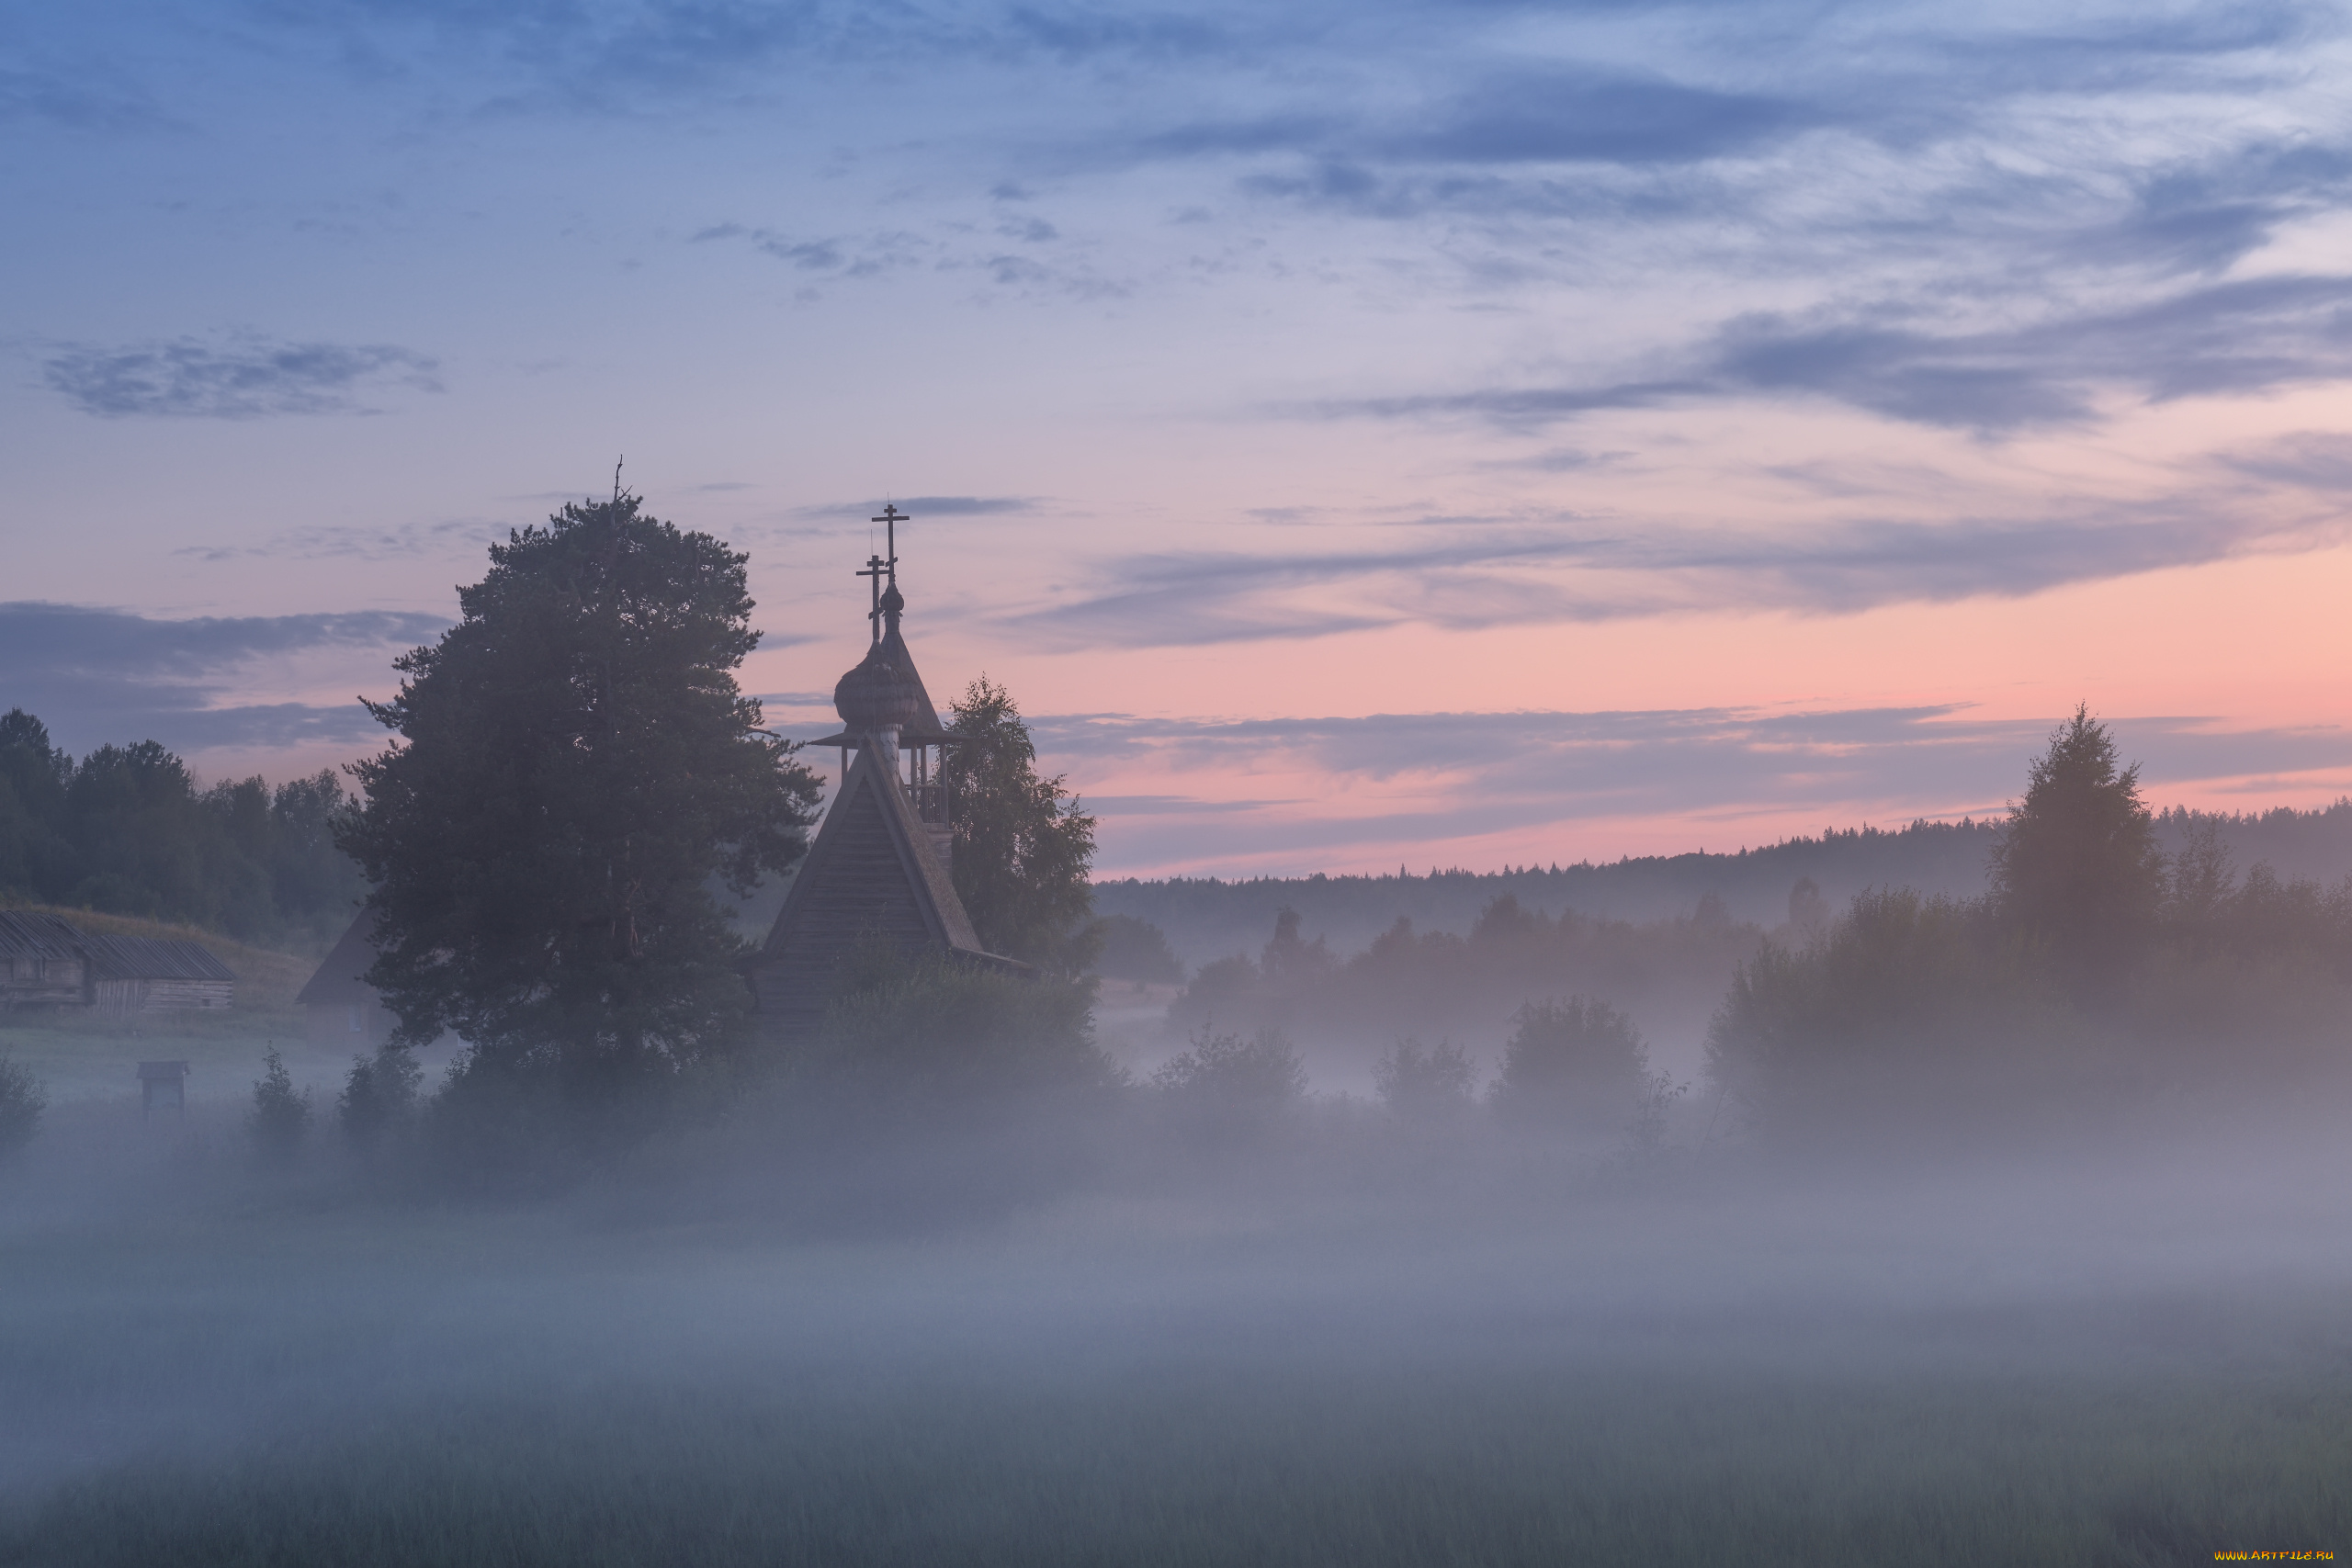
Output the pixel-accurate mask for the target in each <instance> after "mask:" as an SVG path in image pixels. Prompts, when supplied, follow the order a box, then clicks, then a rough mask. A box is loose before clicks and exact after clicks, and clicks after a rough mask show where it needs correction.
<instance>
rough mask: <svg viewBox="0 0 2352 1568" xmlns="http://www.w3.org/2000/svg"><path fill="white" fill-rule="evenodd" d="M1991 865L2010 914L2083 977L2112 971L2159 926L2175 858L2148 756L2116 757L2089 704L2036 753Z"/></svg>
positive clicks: (2012, 924)
mask: <svg viewBox="0 0 2352 1568" xmlns="http://www.w3.org/2000/svg"><path fill="white" fill-rule="evenodd" d="M1989 869H1990V874H1991V884H1992V894H1993V901H1994V907H1995V908H1996V911H1997V912H1998V914H1999V917H2000V919H2001V920H2002V921H2003V923H2004V924H2005V925H2007V927H2009V928H2010V929H2011V930H2015V931H2023V932H2025V933H2026V934H2027V935H2029V936H2030V937H2031V938H2033V939H2034V940H2036V941H2038V942H2042V943H2044V944H2046V945H2047V947H2048V949H2049V951H2050V953H2051V954H2052V956H2053V957H2054V958H2055V959H2056V960H2057V961H2058V962H2059V964H2061V966H2062V968H2064V970H2066V971H2067V972H2068V973H2070V974H2071V975H2073V976H2075V978H2077V979H2078V980H2086V981H2091V982H2104V981H2108V980H2111V979H2112V978H2113V977H2114V976H2116V974H2117V973H2118V972H2119V971H2120V969H2121V968H2122V967H2123V966H2124V965H2125V964H2128V963H2129V962H2130V961H2131V958H2132V957H2133V956H2134V955H2135V954H2136V953H2138V952H2139V951H2140V950H2141V949H2142V947H2143V944H2144V943H2145V942H2146V940H2147V938H2148V936H2149V934H2150V932H2151V931H2153V930H2154V926H2155V921H2156V916H2157V912H2158V909H2159V908H2160V907H2161V905H2162V903H2163V900H2164V896H2165V862H2164V855H2163V853H2162V852H2160V851H2159V850H2158V849H2157V848H2156V836H2155V825H2154V820H2153V818H2151V817H2150V816H2149V813H2148V808H2147V807H2145V806H2144V805H2143V804H2142V803H2141V800H2140V768H2139V764H2138V763H2136V762H2135V763H2133V764H2132V765H2131V767H2128V768H2119V767H2118V766H2117V765H2116V750H2115V741H2114V739H2113V738H2112V737H2111V736H2109V734H2108V731H2107V727H2106V726H2105V725H2102V724H2100V723H2098V721H2097V720H2095V719H2093V718H2092V717H2091V716H2090V709H2089V708H2088V706H2087V705H2085V706H2080V707H2077V708H2075V716H2073V717H2072V718H2070V719H2068V720H2067V721H2066V722H2065V723H2064V724H2062V725H2060V726H2059V727H2058V728H2056V729H2055V730H2054V731H2052V734H2051V737H2050V749H2049V750H2047V751H2045V752H2043V753H2042V755H2041V756H2040V757H2039V758H2036V759H2035V760H2034V761H2033V764H2032V766H2031V768H2030V771H2029V773H2028V774H2027V784H2026V793H2025V798H2024V799H2023V800H2021V801H2019V802H2018V804H2017V805H2016V806H2014V807H2011V808H2010V811H2009V817H2008V820H2007V823H2006V824H2004V825H2003V827H2002V829H2001V833H2000V837H1999V838H1998V839H1996V840H1994V845H1993V855H1992V864H1991V866H1990V868H1989Z"/></svg>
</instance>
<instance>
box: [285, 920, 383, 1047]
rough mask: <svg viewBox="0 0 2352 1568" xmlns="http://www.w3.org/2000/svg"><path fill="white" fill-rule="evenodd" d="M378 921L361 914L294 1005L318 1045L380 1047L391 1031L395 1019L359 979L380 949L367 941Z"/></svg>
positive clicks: (320, 966) (372, 962)
mask: <svg viewBox="0 0 2352 1568" xmlns="http://www.w3.org/2000/svg"><path fill="white" fill-rule="evenodd" d="M372 919H374V917H373V916H371V915H370V914H368V911H367V910H365V909H362V910H361V911H359V913H358V915H357V916H356V917H355V918H354V919H353V920H352V922H351V925H350V928H349V929H348V930H346V931H345V932H344V933H343V936H342V937H341V938H340V939H339V940H338V941H337V942H335V944H334V952H332V953H328V954H327V956H326V962H324V963H323V964H320V965H319V972H318V973H317V974H315V975H313V976H311V978H310V980H309V981H308V982H307V983H306V984H305V985H304V986H303V987H302V988H301V989H300V990H299V991H297V992H295V993H294V999H295V1000H296V1001H298V1002H300V1003H301V1004H302V1015H303V1019H304V1021H305V1028H304V1032H305V1033H306V1034H307V1036H308V1037H309V1039H310V1042H311V1044H313V1045H336V1044H349V1045H353V1046H359V1047H368V1048H372V1047H374V1046H378V1045H381V1044H382V1043H384V1040H385V1037H386V1036H388V1035H389V1034H390V1033H391V1031H392V1015H391V1014H390V1013H389V1012H387V1011H385V1010H384V1004H383V1002H382V1000H381V998H379V997H378V996H377V995H376V989H375V987H372V986H370V985H368V983H367V982H366V981H365V980H363V979H361V978H360V976H362V975H365V974H367V973H368V965H370V964H374V963H375V962H376V948H375V944H374V943H373V942H369V941H368V922H369V921H370V920H372Z"/></svg>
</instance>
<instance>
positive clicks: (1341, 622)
mask: <svg viewBox="0 0 2352 1568" xmlns="http://www.w3.org/2000/svg"><path fill="white" fill-rule="evenodd" d="M2348 34H2352V27H2347V17H2346V12H2345V11H2344V10H2343V9H2342V8H2341V7H2340V6H2321V5H2296V4H2277V5H2238V6H2222V5H2205V6H2163V5H2150V4H2146V3H2144V0H2142V3H2137V4H2131V5H2124V4H2113V5H2075V6H2067V5H2052V4H2049V3H2047V0H2044V3H2041V4H2036V5H2032V6H2023V5H2005V4H1997V3H1996V4H1984V5H1975V6H1951V5H1942V6H1906V5H1903V4H1889V3H1885V0H1877V3H1873V4H1870V5H1851V6H1848V5H1837V4H1804V5H1796V4H1782V3H1780V0H1744V3H1742V4H1738V5H1708V4H1693V5H1680V6H1652V5H1640V4H1632V3H1625V4H1611V3H1593V4H1559V5H1554V4H1515V3H1512V0H1348V3H1347V4H1344V5H1341V4H1324V3H1321V0H1305V3H1298V4H1290V5H1283V6H1266V5H1262V4H1260V5H1251V6H1238V5H1229V4H1223V3H1221V0H1207V3H1194V4H1187V5H1184V6H1153V5H1149V4H1142V3H1137V4H1098V5H1074V4H1057V3H1052V0H1040V3H1035V4H1009V5H994V4H968V5H924V4H899V3H893V0H861V3H859V4H855V5H837V4H831V3H827V0H816V3H810V4H748V3H739V0H639V3H628V4H606V3H602V0H518V3H514V4H506V5H485V4H481V3H480V0H352V3H338V0H314V3H311V4H305V5H300V6H294V5H288V4H284V3H282V0H255V3H252V4H227V3H223V4H212V5H182V6H156V5H150V4H141V3H136V0H132V3H120V4H108V3H105V0H100V3H97V4H93V5H89V6H32V5H27V4H18V5H16V6H7V7H6V8H5V9H0V182H5V198H6V204H7V206H6V210H7V211H8V213H9V215H10V216H9V221H8V228H9V233H10V239H9V243H7V244H6V245H5V246H0V281H5V284H6V288H5V289H0V466H4V467H5V472H6V475H7V478H8V481H9V488H10V491H11V497H10V502H11V504H10V506H9V508H8V514H9V519H10V520H9V522H8V524H7V525H6V527H5V529H4V530H0V534H5V544H0V708H5V707H6V706H10V705H22V706H24V707H26V708H28V709H29V710H31V711H33V712H35V713H36V714H38V715H39V716H40V717H41V718H42V719H44V720H45V721H46V722H47V723H48V724H49V725H50V727H51V730H52V732H53V733H54V734H55V735H56V736H57V738H58V739H60V741H61V742H62V743H63V744H65V745H67V746H68V747H70V748H71V749H73V750H75V751H77V752H79V751H85V750H88V749H90V748H92V747H95V746H96V745H98V744H101V743H104V742H107V741H124V740H130V739H146V738H151V737H152V738H153V739H160V740H162V741H164V743H166V744H167V745H170V746H172V747H174V748H175V749H176V750H180V751H181V752H182V753H183V754H184V755H185V756H187V758H188V759H189V760H190V761H191V762H192V763H194V764H195V765H196V766H197V767H198V769H199V770H200V771H201V772H202V773H204V774H205V775H206V776H208V777H225V776H232V775H239V776H241V775H243V774H245V773H255V772H258V773H263V774H264V775H265V776H267V777H271V778H284V777H288V776H291V775H293V774H296V773H305V772H309V771H311V770H314V769H316V768H319V767H322V766H331V765H334V764H337V763H340V762H343V761H348V760H349V759H351V758H353V757H356V756H358V755H360V754H363V753H364V752H366V751H368V750H372V749H374V748H376V747H378V746H379V745H380V744H382V742H383V739H385V738H384V735H383V732H382V731H380V730H379V729H377V728H375V727H374V726H373V725H372V724H371V723H370V722H369V721H368V718H367V716H366V715H365V713H364V712H363V711H362V710H361V709H360V707H359V706H358V705H357V703H356V700H355V699H356V697H357V696H358V695H362V694H365V695H368V696H376V697H380V696H383V695H385V694H388V693H389V692H390V690H391V688H392V686H393V683H394V681H395V677H394V675H393V673H392V671H391V670H390V660H391V659H392V658H393V657H394V656H395V655H396V654H397V653H398V652H400V651H401V649H405V648H407V647H409V646H412V645H413V644H416V643H419V642H424V641H429V640H430V639H431V638H432V637H435V636H436V635H438V633H439V632H440V630H441V629H443V628H444V627H446V626H447V625H448V624H449V622H450V620H451V618H452V617H453V616H454V615H455V614H456V592H455V590H456V587H457V585H458V584H460V583H464V582H469V581H474V580H476V579H478V578H479V577H480V576H481V573H482V570H484V568H485V566H486V564H487V562H486V557H485V555H484V551H485V548H486V547H487V546H488V545H489V544H490V543H492V542H493V541H496V540H500V539H503V537H504V536H505V534H506V532H507V530H509V529H511V528H515V527H518V526H524V525H529V524H532V523H534V522H537V521H541V520H543V519H544V518H545V517H546V515H547V514H548V513H549V512H550V511H551V510H553V509H554V508H555V507H557V506H559V505H560V504H561V503H562V502H566V501H569V500H578V499H582V498H584V497H587V496H590V495H602V494H606V493H609V492H610V491H611V489H612V485H613V474H614V467H615V464H616V462H620V463H623V464H625V466H624V467H623V468H622V478H623V480H624V482H625V483H627V484H628V487H629V488H630V489H632V490H633V491H637V492H638V493H639V494H641V495H642V496H643V497H644V499H645V502H646V505H647V507H648V509H649V510H650V511H651V512H653V513H656V514H657V515H659V516H662V517H663V518H666V519H669V520H671V521H673V522H675V523H678V524H680V525H683V526H686V527H691V528H695V529H701V530H706V531H707V532H710V533H713V534H716V535H718V536H720V537H723V538H726V539H728V540H729V541H731V542H732V543H733V544H734V545H735V546H736V547H738V548H741V549H744V550H747V551H749V552H750V555H751V574H752V586H753V592H754V593H755V595H756V597H757V599H758V600H759V608H758V611H757V612H756V617H755V619H756V624H757V625H758V626H760V627H761V628H762V629H763V632H764V633H765V634H766V635H765V637H764V640H763V645H762V647H761V649H760V650H759V652H757V653H756V654H755V655H754V656H753V657H752V660H751V661H750V662H749V663H748V665H747V666H746V668H745V671H744V683H745V685H746V687H747V689H749V690H751V691H753V692H757V693H759V694H762V695H763V697H764V698H765V699H766V700H767V708H768V713H769V716H770V717H771V719H772V721H774V722H775V724H776V725H777V726H778V728H782V729H783V730H785V731H786V732H787V733H792V734H799V735H804V736H810V737H813V736H816V735H819V734H823V733H826V732H828V731H829V730H830V729H831V728H833V724H832V715H831V711H830V696H829V694H830V693H831V687H832V683H833V682H834V681H835V680H836V679H837V678H838V677H839V675H840V674H841V672H842V671H843V670H845V669H847V668H848V667H849V665H850V664H852V663H853V662H854V661H855V660H856V659H857V657H858V656H859V655H860V654H861V653H862V652H863V649H864V645H865V637H866V623H865V615H864V611H865V583H864V582H862V581H859V580H858V579H857V578H856V577H855V576H854V571H855V570H856V568H857V566H858V565H859V564H860V563H861V561H862V560H863V559H864V558H865V555H866V554H867V552H868V549H869V548H870V547H871V543H872V535H873V530H872V529H871V527H870V525H869V524H868V522H867V519H868V518H870V517H871V516H872V515H873V514H874V513H876V512H878V511H879V510H880V508H881V505H882V504H883V503H884V502H886V501H889V502H896V503H897V504H898V506H899V508H900V509H901V510H903V511H905V512H908V513H911V514H912V515H913V518H914V521H913V522H912V523H911V524H910V525H908V526H907V527H906V528H905V530H904V531H903V532H902V533H901V535H900V538H899V553H900V557H901V561H902V570H901V578H900V581H901V586H902V588H903V589H904V591H905V592H906V595H907V598H908V601H909V609H908V615H907V632H908V636H909V637H910V642H911V643H912V645H913V648H914V650H915V653H916V655H917V658H918V660H919V662H920V664H921V666H922V672H923V674H924V676H925V678H926V680H927V682H928V683H929V684H930V686H931V688H932V690H933V694H934V695H935V696H938V697H940V698H941V699H942V700H943V701H944V699H945V697H946V696H947V695H948V694H952V693H953V692H955V691H956V690H957V689H959V688H960V687H961V686H962V685H963V684H964V682H967V681H968V680H970V679H971V678H973V677H974V676H977V675H979V674H982V673H986V674H987V675H988V676H989V678H991V679H992V680H995V681H998V682H1001V683H1003V684H1004V685H1006V686H1007V687H1009V688H1010V689H1011V691H1012V694H1014V696H1015V697H1016V699H1017V700H1018V701H1019V702H1020V704H1021V705H1022V707H1023V711H1024V712H1025V713H1027V714H1028V715H1029V716H1030V717H1031V719H1032V721H1033V723H1034V726H1035V732H1036V734H1037V737H1038V739H1039V742H1040V747H1041V754H1042V757H1043V760H1044V761H1045V764H1046V767H1047V768H1048V769H1049V770H1051V771H1054V772H1057V773H1063V774H1065V775H1067V779H1068V782H1069V785H1070V786H1071V787H1072V788H1074V789H1076V790H1077V791H1079V792H1080V796H1081V798H1082V800H1083V801H1084V802H1085V804H1086V806H1087V807H1088V808H1090V809H1091V810H1093V811H1095V812H1096V813H1097V814H1098V815H1099V817H1100V820H1101V832H1100V845H1101V850H1100V855H1099V858H1098V863H1097V871H1098V874H1103V875H1127V874H1137V875H1156V874H1220V875H1236V874H1298V873H1306V872H1314V871H1328V872H1332V873H1339V872H1345V871H1364V870H1381V869H1393V868H1395V867H1396V866H1397V865H1399V864H1400V863H1401V864H1409V865H1410V866H1411V867H1413V868H1414V869H1415V870H1417V871H1418V870H1419V869H1422V868H1424V867H1425V866H1429V865H1447V866H1453V865H1460V866H1466V867H1471V868H1476V869H1487V868H1494V867H1498V866H1502V865H1517V864H1526V863H1553V862H1558V863H1573V862H1575V861H1578V860H1584V859H1595V860H1599V859H1614V858H1616V857H1617V856H1618V855H1620V854H1625V853H1634V854H1641V853H1652V852H1679V851H1682V850H1688V849H1696V848H1707V849H1716V850H1722V849H1733V848H1737V847H1739V846H1741V845H1743V844H1756V843H1764V842H1770V841H1772V840H1777V839H1779V838H1781V837H1784V836H1786V835H1788V834H1791V833H1796V832H1807V831H1815V830H1818V829H1821V828H1823V827H1826V826H1839V827H1846V826H1857V825H1860V824H1863V823H1875V824H1878V825H1881V826H1885V825H1892V824H1895V823H1900V822H1907V821H1909V820H1912V819H1913V818H1919V817H1928V818H1957V817H1960V816H1963V815H1971V814H1973V815H1976V816H1979V817H1981V816H1983V815H1985V813H1987V812H1997V811H1999V810H2001V809H2002V807H2003V806H2004V803H2005V802H2006V801H2007V800H2008V799H2010V798H2011V797H2013V796H2015V795H2017V794H2018V792H2019V791H2020V790H2021V788H2022V786H2023V782H2024V776H2025V767H2026V763H2027V761H2028V760H2029V759H2030V757H2031V756H2032V755H2033V754H2034V753H2035V752H2037V751H2038V750H2040V748H2041V744H2042V741H2043V739H2044V737H2045V736H2046V735H2047V733H2048V731H2049V730H2050V728H2052V726H2053V725H2054V724H2055V723H2056V722H2057V721H2058V720H2059V719H2060V718H2061V717H2062V716H2064V715H2065V714H2066V713H2068V712H2071V711H2072V710H2073V708H2074V707H2075V705H2076V704H2077V703H2087V704H2088V705H2090V707H2091V709H2092V710H2093V712H2094V713H2096V714H2098V716H2101V717H2102V718H2103V719H2105V720H2106V721H2108V722H2109V724H2110V725H2111V726H2112V727H2113V728H2114V731H2115V733H2116V735H2117V738H2118V740H2119V742H2120V746H2121V748H2122V750H2123V752H2124V754H2125V756H2126V757H2127V758H2130V759H2132V760H2137V761H2141V762H2142V763H2143V784H2144V786H2145V789H2146V793H2147V794H2148V795H2149V797H2150V799H2151V800H2152V801H2154V803H2156V804H2159V805H2165V804H2173V803H2185V804H2193V805H2199V806H2206V807H2221V808H2228V809H2238V810H2245V809H2258V808H2267V807H2272V806H2278V805H2293V806H2301V807H2311V806H2317V805H2322V804H2324V803H2325V802H2327V801H2330V800H2333V799H2335V797H2336V796H2338V795H2342V794H2344V793H2345V792H2346V791H2347V790H2352V681H2347V679H2346V675H2347V660H2346V654H2347V653H2348V652H2352V635H2347V633H2346V629H2345V628H2346V615H2345V612H2344V606H2345V605H2346V604H2352V518H2347V513H2346V501H2347V498H2352V440H2347V432H2352V390H2348V389H2347V383H2352V90H2347V89H2348V88H2352V36H2347V35H2348ZM811 760H812V761H825V759H823V758H820V757H819V756H817V755H816V754H814V753H812V754H811Z"/></svg>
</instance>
